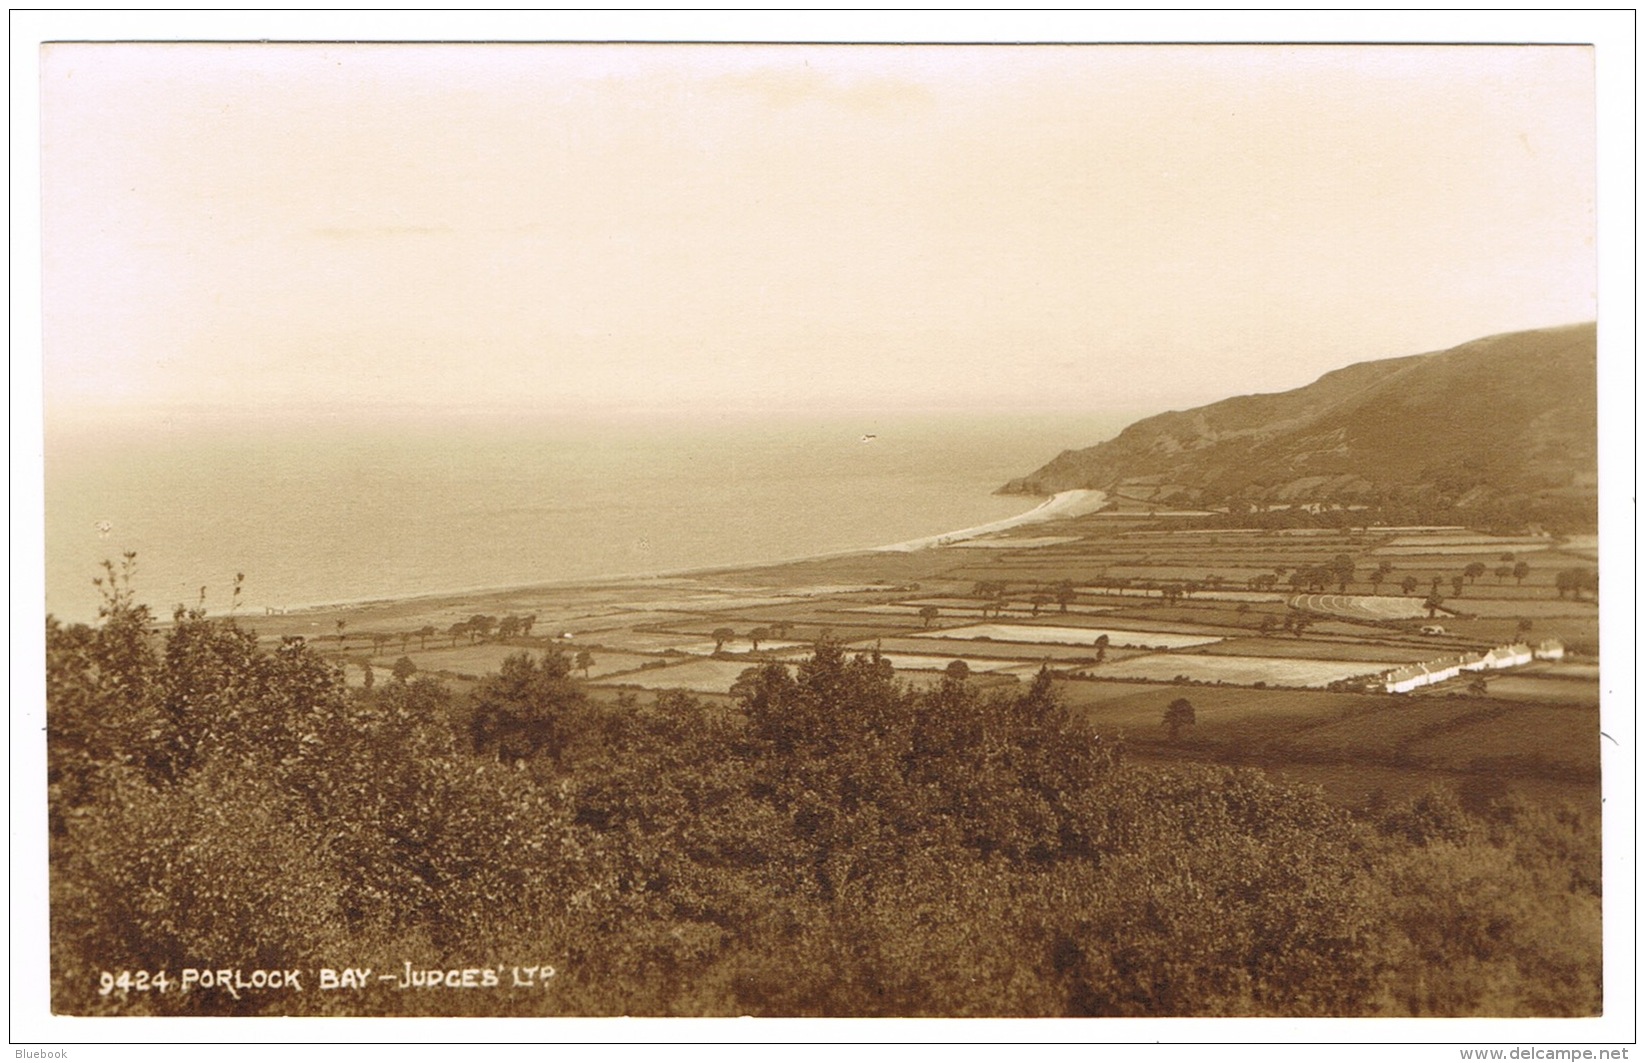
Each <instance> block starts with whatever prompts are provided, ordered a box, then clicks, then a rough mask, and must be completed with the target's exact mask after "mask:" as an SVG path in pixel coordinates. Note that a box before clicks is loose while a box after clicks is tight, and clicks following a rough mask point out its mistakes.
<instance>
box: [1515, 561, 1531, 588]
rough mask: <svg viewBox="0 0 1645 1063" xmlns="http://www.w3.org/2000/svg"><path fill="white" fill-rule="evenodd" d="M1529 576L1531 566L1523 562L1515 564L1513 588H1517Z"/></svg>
mask: <svg viewBox="0 0 1645 1063" xmlns="http://www.w3.org/2000/svg"><path fill="white" fill-rule="evenodd" d="M1530 574H1531V566H1530V565H1528V564H1526V563H1525V562H1524V561H1520V562H1517V563H1516V564H1515V565H1514V586H1516V587H1517V586H1519V585H1520V584H1522V583H1524V582H1525V577H1526V576H1529V575H1530Z"/></svg>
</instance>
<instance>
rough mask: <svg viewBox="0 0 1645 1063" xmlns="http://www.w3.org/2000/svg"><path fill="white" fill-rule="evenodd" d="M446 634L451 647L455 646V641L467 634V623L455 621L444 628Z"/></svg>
mask: <svg viewBox="0 0 1645 1063" xmlns="http://www.w3.org/2000/svg"><path fill="white" fill-rule="evenodd" d="M446 634H447V635H450V636H451V644H452V645H453V646H455V645H457V640H458V639H460V638H462V637H463V636H464V635H466V634H468V622H467V621H466V620H459V621H457V622H456V623H455V624H452V625H451V626H450V627H448V628H446Z"/></svg>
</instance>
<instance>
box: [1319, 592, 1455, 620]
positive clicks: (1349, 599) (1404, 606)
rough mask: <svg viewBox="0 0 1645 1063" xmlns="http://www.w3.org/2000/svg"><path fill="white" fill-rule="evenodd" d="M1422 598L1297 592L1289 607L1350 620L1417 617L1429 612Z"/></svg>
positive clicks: (1425, 615)
mask: <svg viewBox="0 0 1645 1063" xmlns="http://www.w3.org/2000/svg"><path fill="white" fill-rule="evenodd" d="M1422 601H1423V600H1422V599H1421V598H1395V597H1392V596H1390V595H1367V594H1298V595H1296V596H1295V597H1293V598H1292V599H1291V606H1292V608H1295V609H1305V610H1307V611H1308V612H1310V613H1328V614H1330V615H1332V616H1340V617H1344V618H1346V619H1349V620H1373V621H1376V620H1416V619H1420V618H1425V617H1427V615H1428V610H1427V609H1424V608H1423V606H1422Z"/></svg>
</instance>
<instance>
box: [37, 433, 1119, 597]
mask: <svg viewBox="0 0 1645 1063" xmlns="http://www.w3.org/2000/svg"><path fill="white" fill-rule="evenodd" d="M1129 419H1130V418H1129V417H1128V416H1121V415H1118V414H1116V415H1111V416H1106V417H1105V416H1101V415H1098V416H1089V415H1085V416H1075V415H1071V414H1038V415H1023V414H1012V415H901V414H899V415H895V416H888V415H881V414H875V415H863V416H856V417H846V416H838V417H830V418H827V419H818V420H810V421H807V420H804V419H797V418H795V417H792V416H785V417H782V418H775V417H770V418H763V419H761V418H752V417H726V418H721V419H717V420H715V421H714V422H713V423H703V422H700V421H699V422H694V423H687V422H683V421H679V420H668V419H658V420H650V421H644V420H637V419H628V420H625V421H620V422H604V423H595V422H590V421H584V422H581V423H571V422H567V421H563V420H562V421H560V422H557V423H543V422H538V423H529V424H521V423H502V424H493V423H487V422H485V421H484V420H479V419H466V420H465V419H445V420H440V421H417V420H410V419H399V420H386V421H377V422H374V423H371V424H365V425H362V424H357V423H344V422H340V421H338V420H335V419H332V420H319V421H316V422H313V423H307V424H304V425H301V426H294V425H256V426H249V427H248V426H242V427H225V426H223V425H216V426H199V425H196V426H193V427H178V426H176V425H174V424H172V425H167V424H161V425H157V426H151V427H148V428H146V429H144V430H142V431H140V432H131V431H113V430H111V431H108V432H104V433H90V434H88V433H84V432H82V433H79V434H76V435H68V434H65V433H55V434H52V433H48V438H47V446H46V495H45V503H46V558H45V564H46V569H45V575H46V608H47V610H48V611H49V612H52V613H55V614H56V615H57V616H58V617H59V618H62V619H65V620H89V619H91V618H93V617H94V616H95V614H96V608H97V601H98V597H97V592H96V590H95V588H93V586H92V583H91V580H92V578H93V577H94V576H96V575H97V574H98V573H99V571H100V568H99V566H100V563H101V562H102V560H103V559H104V558H113V559H116V560H117V559H118V558H119V557H120V555H121V553H122V552H123V551H126V550H135V551H136V552H137V555H138V571H137V578H136V587H137V591H138V596H139V600H141V601H146V602H148V603H149V604H150V605H152V606H154V607H155V608H156V609H157V611H160V612H162V613H164V612H169V610H170V608H171V606H172V605H174V604H176V603H178V602H184V601H186V602H190V603H192V602H194V601H195V600H196V599H197V597H198V595H199V593H200V588H201V587H202V586H204V587H205V588H206V596H207V599H206V603H207V608H208V609H211V610H213V611H222V610H224V609H226V607H227V605H228V596H229V590H230V586H231V584H232V582H233V579H234V575H235V573H237V572H243V573H245V591H244V607H245V609H246V610H248V611H250V612H252V613H256V612H260V611H261V610H262V608H263V607H264V606H274V607H284V608H290V607H295V606H301V605H311V604H318V603H324V602H340V601H350V600H355V599H361V598H381V597H393V596H400V595H412V594H423V593H430V592H440V591H453V590H469V589H476V588H490V587H507V586H520V585H527V584H534V583H545V582H551V581H556V580H566V579H579V578H584V577H592V576H606V575H628V574H647V573H658V572H668V571H677V570H680V569H689V568H696V567H704V566H713V565H727V564H742V563H754V562H762V561H774V560H780V559H783V558H789V557H797V556H804V555H809V554H816V553H824V552H829V551H835V550H850V549H858V548H866V547H873V546H878V545H883V544H887V543H893V542H898V541H901V540H905V539H911V538H915V537H919V536H925V535H933V534H937V533H940V532H944V531H948V530H951V529H954V528H961V527H966V526H969V525H972V524H978V523H982V522H984V521H989V520H995V519H998V518H1000V517H1005V516H1010V515H1012V514H1014V513H1017V512H1021V511H1023V510H1025V509H1028V508H1030V507H1031V505H1032V504H1033V500H1030V499H1025V498H1020V497H1017V498H1008V497H1001V496H997V495H994V494H993V493H992V492H993V491H994V489H995V488H997V487H998V486H999V485H1000V484H1001V483H1003V482H1004V481H1006V480H1007V479H1010V478H1011V477H1014V476H1020V475H1022V474H1024V473H1027V472H1030V471H1032V470H1033V469H1035V468H1037V467H1038V466H1039V465H1041V464H1043V463H1044V462H1045V461H1047V460H1049V459H1050V458H1052V457H1054V456H1055V455H1056V454H1057V453H1058V452H1059V451H1061V450H1063V449H1065V448H1069V447H1077V446H1087V445H1090V444H1091V443H1094V442H1097V441H1099V440H1101V439H1104V438H1107V437H1109V436H1111V435H1112V434H1113V433H1114V432H1115V431H1117V430H1118V429H1119V428H1120V427H1122V426H1123V424H1124V423H1125V422H1126V421H1128V420H1129ZM867 437H872V438H867Z"/></svg>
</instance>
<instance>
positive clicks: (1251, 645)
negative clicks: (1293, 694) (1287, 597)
mask: <svg viewBox="0 0 1645 1063" xmlns="http://www.w3.org/2000/svg"><path fill="white" fill-rule="evenodd" d="M1201 652H1204V653H1206V654H1211V655H1215V656H1218V657H1290V658H1295V659H1298V660H1318V661H1372V662H1383V661H1426V660H1428V659H1430V658H1432V657H1434V656H1436V655H1438V654H1439V652H1440V651H1439V650H1438V649H1436V648H1435V647H1433V646H1430V645H1421V644H1414V645H1399V646H1395V645H1388V644H1385V643H1368V642H1366V643H1355V642H1325V641H1313V640H1310V639H1298V638H1289V637H1286V636H1284V635H1278V634H1276V635H1275V636H1274V637H1273V638H1252V639H1241V638H1231V639H1225V640H1224V641H1222V642H1219V643H1217V644H1216V645H1214V646H1207V647H1206V648H1205V649H1204V650H1203V651H1201Z"/></svg>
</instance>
